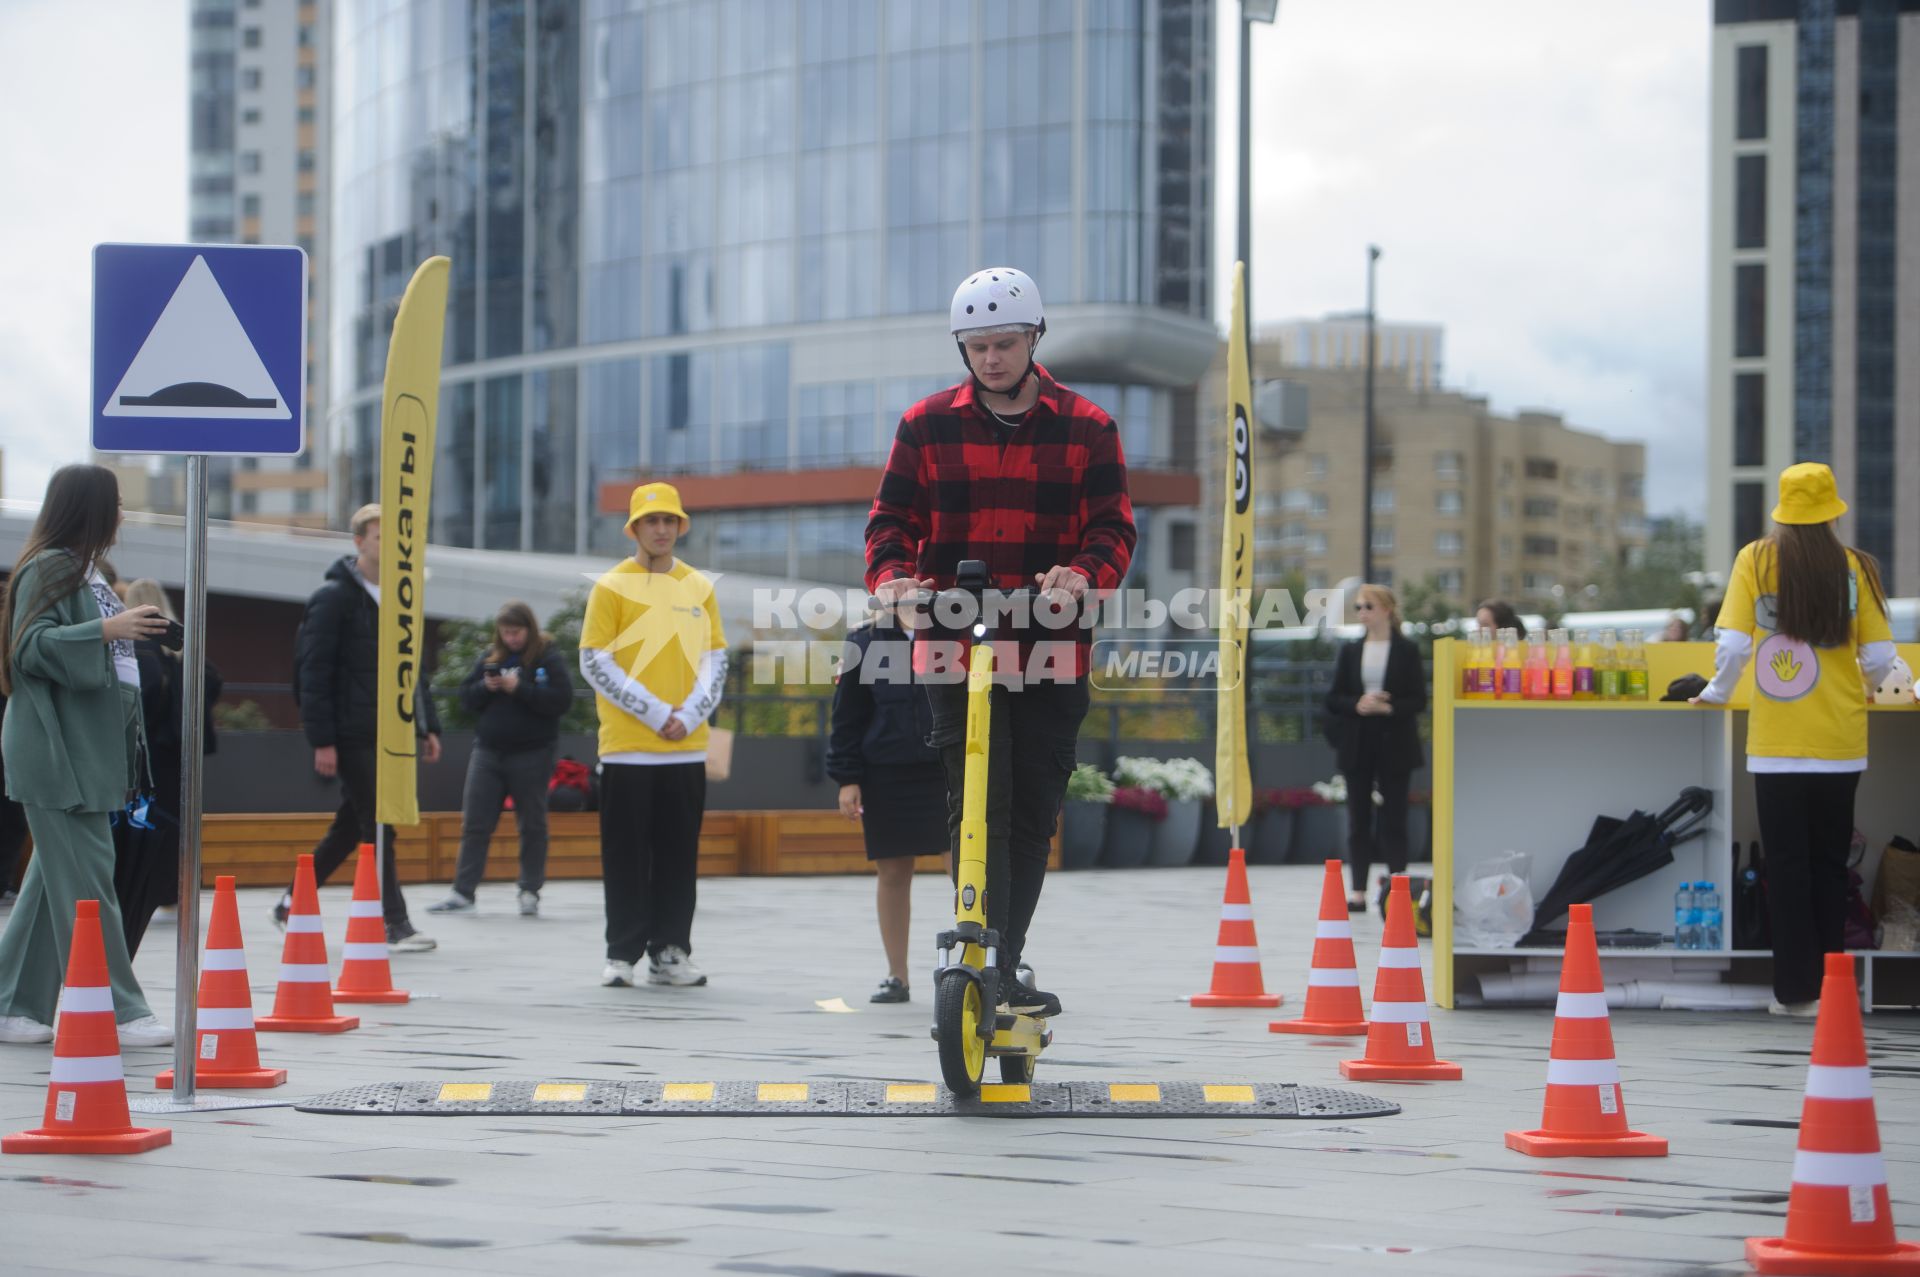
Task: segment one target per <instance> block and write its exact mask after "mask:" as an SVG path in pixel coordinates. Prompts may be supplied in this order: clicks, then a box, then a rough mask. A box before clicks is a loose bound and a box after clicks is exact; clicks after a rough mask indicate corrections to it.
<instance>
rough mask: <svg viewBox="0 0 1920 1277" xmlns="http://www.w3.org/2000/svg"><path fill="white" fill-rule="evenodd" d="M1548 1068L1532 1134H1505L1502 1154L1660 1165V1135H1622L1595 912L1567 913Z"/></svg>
mask: <svg viewBox="0 0 1920 1277" xmlns="http://www.w3.org/2000/svg"><path fill="white" fill-rule="evenodd" d="M1548 1057H1549V1058H1548V1060H1547V1102H1546V1108H1545V1110H1544V1111H1543V1112H1542V1113H1541V1115H1540V1129H1539V1130H1537V1131H1508V1132H1507V1147H1508V1148H1510V1149H1514V1150H1516V1151H1517V1152H1521V1153H1525V1154H1527V1155H1528V1156H1529V1157H1665V1156H1666V1155H1667V1142H1666V1140H1664V1139H1662V1138H1661V1137H1660V1136H1658V1135H1643V1134H1642V1133H1640V1132H1639V1131H1632V1130H1628V1129H1627V1104H1626V1098H1625V1097H1624V1096H1623V1095H1622V1094H1621V1093H1620V1066H1619V1065H1618V1064H1617V1063H1616V1062H1615V1061H1614V1058H1613V1026H1612V1024H1611V1022H1610V1021H1609V1020H1608V1018H1607V995H1606V985H1605V984H1604V983H1602V981H1601V979H1600V949H1599V947H1598V946H1597V945H1596V944H1595V943H1594V939H1593V906H1592V905H1572V906H1569V908H1568V910H1567V951H1566V956H1565V958H1564V959H1562V961H1561V964H1560V1002H1559V1005H1558V1006H1556V1007H1555V1009H1554V1013H1553V1048H1552V1050H1551V1051H1550V1052H1549V1053H1548Z"/></svg>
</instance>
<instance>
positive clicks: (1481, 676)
mask: <svg viewBox="0 0 1920 1277" xmlns="http://www.w3.org/2000/svg"><path fill="white" fill-rule="evenodd" d="M1476 637H1478V639H1479V640H1480V666H1479V668H1478V670H1477V671H1476V672H1475V678H1476V679H1477V680H1478V682H1477V683H1476V685H1475V688H1474V694H1475V696H1476V697H1477V698H1478V699H1480V700H1483V701H1490V700H1493V699H1494V698H1495V697H1496V696H1497V695H1498V690H1497V684H1498V683H1499V681H1500V669H1499V661H1498V659H1497V656H1496V648H1495V646H1494V633H1493V631H1492V630H1480V631H1479V632H1478V633H1477V635H1476Z"/></svg>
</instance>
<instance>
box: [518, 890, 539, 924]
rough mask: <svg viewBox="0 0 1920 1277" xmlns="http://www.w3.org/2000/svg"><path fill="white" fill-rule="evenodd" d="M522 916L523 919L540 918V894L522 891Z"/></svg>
mask: <svg viewBox="0 0 1920 1277" xmlns="http://www.w3.org/2000/svg"><path fill="white" fill-rule="evenodd" d="M520 916H521V917H522V918H538V917H539V916H540V893H539V892H537V891H522V892H521V893H520Z"/></svg>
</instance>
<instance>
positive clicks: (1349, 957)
mask: <svg viewBox="0 0 1920 1277" xmlns="http://www.w3.org/2000/svg"><path fill="white" fill-rule="evenodd" d="M1267 1028H1269V1029H1271V1030H1272V1031H1273V1032H1275V1033H1316V1034H1319V1035H1321V1036H1323V1037H1351V1036H1356V1035H1358V1034H1361V1033H1365V1032H1366V1031H1367V1013H1366V1012H1365V1011H1363V1010H1361V1008H1360V971H1359V968H1358V967H1356V966H1355V965H1354V961H1353V923H1352V921H1351V920H1350V919H1349V918H1348V917H1347V893H1346V892H1345V891H1343V890H1341V888H1340V862H1339V861H1337V860H1329V861H1327V872H1326V874H1325V876H1324V877H1322V878H1321V880H1320V923H1319V925H1318V926H1317V927H1316V928H1315V929H1314V933H1313V966H1312V968H1311V969H1310V970H1309V971H1308V972H1307V1010H1306V1014H1304V1015H1302V1016H1301V1017H1300V1018H1299V1019H1297V1020H1275V1021H1274V1022H1273V1023H1272V1024H1269V1025H1268V1026H1267Z"/></svg>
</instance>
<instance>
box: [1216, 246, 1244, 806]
mask: <svg viewBox="0 0 1920 1277" xmlns="http://www.w3.org/2000/svg"><path fill="white" fill-rule="evenodd" d="M1246 274H1247V265H1246V263H1245V262H1235V263H1234V266H1233V326H1232V330H1231V332H1230V333H1229V335H1228V338H1227V448H1226V454H1227V458H1226V460H1227V474H1226V488H1225V500H1224V501H1222V502H1221V506H1222V509H1223V511H1224V517H1223V518H1222V520H1221V529H1220V599H1221V611H1220V673H1219V678H1218V682H1217V687H1218V695H1219V704H1218V707H1217V712H1216V717H1217V718H1218V720H1219V727H1218V728H1217V730H1216V733H1215V737H1214V758H1213V762H1214V766H1213V770H1214V806H1215V807H1216V808H1217V809H1218V810H1219V813H1220V827H1221V828H1223V829H1232V828H1237V827H1239V826H1242V825H1245V824H1246V823H1247V821H1248V819H1249V818H1250V817H1251V816H1252V815H1253V778H1252V775H1251V773H1250V772H1249V770H1248V767H1247V699H1246V690H1245V687H1244V682H1245V679H1246V676H1247V671H1246V644H1247V622H1248V616H1249V607H1250V605H1251V603H1252V601H1253V368H1252V364H1251V361H1250V356H1249V354H1248V350H1247V313H1246V305H1247V294H1246Z"/></svg>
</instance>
